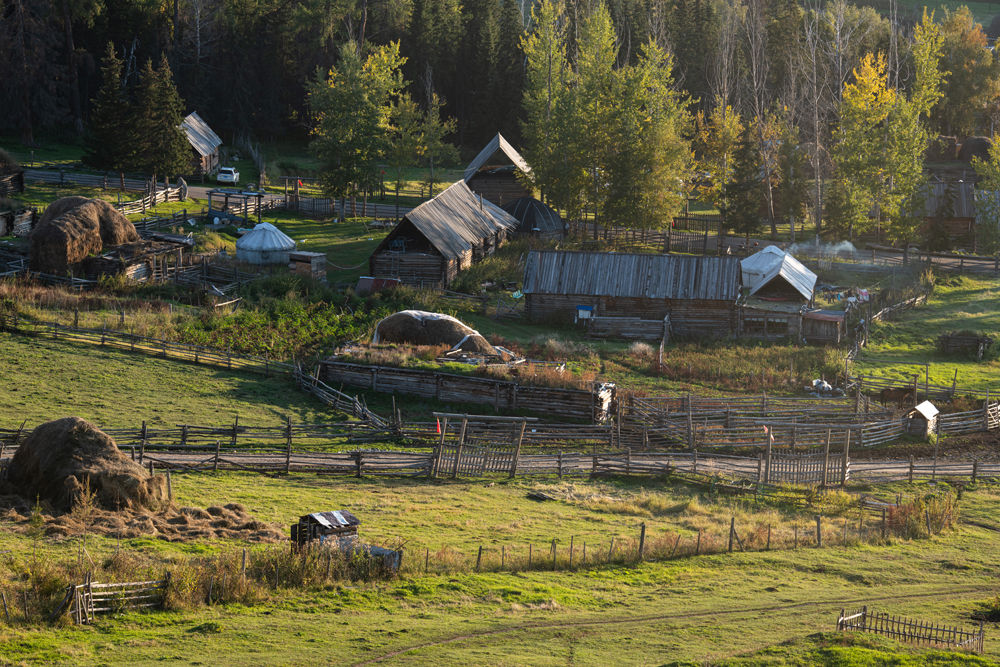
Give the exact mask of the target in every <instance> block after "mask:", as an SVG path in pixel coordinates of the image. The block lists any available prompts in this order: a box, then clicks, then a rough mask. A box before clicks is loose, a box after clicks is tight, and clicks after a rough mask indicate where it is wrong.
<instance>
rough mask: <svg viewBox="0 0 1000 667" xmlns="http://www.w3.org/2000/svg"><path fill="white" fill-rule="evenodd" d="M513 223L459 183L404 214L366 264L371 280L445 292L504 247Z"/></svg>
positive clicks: (511, 218)
mask: <svg viewBox="0 0 1000 667" xmlns="http://www.w3.org/2000/svg"><path fill="white" fill-rule="evenodd" d="M516 226H517V220H516V219H514V218H513V217H512V216H511V215H510V214H508V213H507V212H505V211H503V210H502V209H501V208H500V207H498V206H495V205H493V204H491V203H490V202H487V201H485V200H483V198H482V197H478V196H476V195H475V194H473V193H472V191H471V190H470V189H469V187H468V186H467V185H466V184H465V181H458V182H457V183H455V184H453V185H452V186H450V187H449V188H448V189H447V190H445V191H444V192H442V193H441V194H439V195H438V196H437V197H435V198H434V199H431V200H430V201H426V202H424V203H423V204H421V205H420V206H418V207H417V208H415V209H413V210H412V211H410V212H409V213H407V214H406V215H405V216H404V217H403V219H402V220H401V221H400V223H399V224H398V225H396V227H395V228H394V229H393V230H392V231H391V232H389V235H388V236H386V237H385V238H384V239H383V240H382V242H381V243H380V244H379V245H378V247H377V248H375V251H374V252H373V253H372V255H371V257H370V258H369V260H368V263H369V269H370V272H371V275H372V276H373V277H377V278H397V279H399V280H400V281H401V282H403V283H405V284H407V285H417V286H422V287H447V286H448V285H449V284H450V283H451V281H452V280H454V279H455V276H456V275H458V272H459V271H461V270H462V269H466V268H468V267H470V266H471V265H472V264H473V263H474V262H478V261H479V260H481V259H482V258H484V257H487V256H489V255H492V254H493V252H494V251H495V250H496V249H497V248H498V247H499V246H500V245H502V244H503V243H504V241H505V240H506V238H507V235H508V233H509V232H510V230H512V229H514V228H515V227H516Z"/></svg>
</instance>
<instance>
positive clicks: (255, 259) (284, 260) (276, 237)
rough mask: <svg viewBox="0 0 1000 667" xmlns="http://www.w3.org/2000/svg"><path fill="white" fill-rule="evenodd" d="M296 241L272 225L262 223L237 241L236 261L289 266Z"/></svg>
mask: <svg viewBox="0 0 1000 667" xmlns="http://www.w3.org/2000/svg"><path fill="white" fill-rule="evenodd" d="M292 250H295V241H293V240H292V239H291V238H289V236H288V235H287V234H285V233H284V232H282V231H281V230H280V229H278V228H277V227H275V226H274V225H272V224H271V223H270V222H262V223H260V224H259V225H256V226H255V227H254V228H253V229H252V230H250V231H249V232H247V233H246V234H244V235H243V236H241V237H240V238H239V239H238V240H237V241H236V259H238V260H239V261H241V262H248V263H250V264H288V261H289V259H288V255H289V253H290V252H291V251H292Z"/></svg>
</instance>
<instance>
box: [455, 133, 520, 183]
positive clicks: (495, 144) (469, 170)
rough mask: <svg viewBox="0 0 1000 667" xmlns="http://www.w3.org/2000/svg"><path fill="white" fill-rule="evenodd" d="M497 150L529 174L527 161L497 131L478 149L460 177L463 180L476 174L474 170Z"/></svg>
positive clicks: (477, 169)
mask: <svg viewBox="0 0 1000 667" xmlns="http://www.w3.org/2000/svg"><path fill="white" fill-rule="evenodd" d="M497 151H502V152H503V154H504V155H506V156H507V158H508V159H509V160H510V161H511V162H513V163H514V166H516V167H517V168H518V169H520V170H521V171H523V172H524V173H525V174H527V175H528V176H530V175H531V167H529V166H528V163H527V162H525V161H524V158H523V157H521V154H520V153H518V152H517V149H516V148H514V147H513V146H511V145H510V142H509V141H507V140H506V139H504V138H503V135H502V134H500V133H499V132H497V134H496V136H495V137H493V138H492V139H490V143H488V144H486V147H485V148H483V150H481V151H479V155H477V156H476V157H474V158H473V159H472V162H470V163H469V166H468V167H466V168H465V175H464V176H463V177H462V178H463V179H464V180H465V181H468V180H469V179H470V178H472V177H473V176H475V175H476V172H477V171H479V170H480V169H482V168H483V166H485V165H486V162H487V161H488V160H489V159H490V158H491V157H493V156H494V155H495V154H496V152H497Z"/></svg>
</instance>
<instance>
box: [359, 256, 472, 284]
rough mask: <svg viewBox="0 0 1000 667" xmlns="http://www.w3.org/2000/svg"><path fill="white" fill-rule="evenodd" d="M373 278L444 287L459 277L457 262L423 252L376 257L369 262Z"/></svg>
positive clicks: (372, 257)
mask: <svg viewBox="0 0 1000 667" xmlns="http://www.w3.org/2000/svg"><path fill="white" fill-rule="evenodd" d="M368 268H369V270H370V271H371V275H373V276H378V277H380V278H399V280H400V281H401V282H402V283H403V284H405V285H414V286H417V287H439V288H440V287H445V286H446V285H447V284H448V283H450V282H451V281H452V280H454V279H455V276H456V275H457V274H458V262H457V261H456V260H448V259H445V258H444V257H442V256H441V255H437V254H433V253H424V252H391V251H388V250H385V251H382V252H378V253H375V254H373V255H372V256H371V257H370V258H369V260H368Z"/></svg>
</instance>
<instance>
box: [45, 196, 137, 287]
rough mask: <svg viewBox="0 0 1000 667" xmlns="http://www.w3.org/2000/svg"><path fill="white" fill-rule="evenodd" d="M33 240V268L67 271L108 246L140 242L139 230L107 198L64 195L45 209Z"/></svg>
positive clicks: (57, 272)
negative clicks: (105, 199)
mask: <svg viewBox="0 0 1000 667" xmlns="http://www.w3.org/2000/svg"><path fill="white" fill-rule="evenodd" d="M30 240H31V268H32V269H33V270H35V271H43V272H46V273H55V274H64V273H66V272H67V271H68V270H69V268H70V267H71V266H72V265H74V264H76V263H78V262H81V261H83V260H84V259H86V258H87V257H88V256H90V255H93V254H96V253H99V252H101V251H102V250H103V249H104V247H105V246H117V245H122V244H123V243H133V242H135V241H138V240H139V233H138V232H136V230H135V225H133V224H132V223H131V222H129V220H128V218H126V217H125V216H124V215H122V214H121V213H120V212H119V211H117V210H116V209H115V208H114V207H113V206H112V205H111V204H109V203H108V202H106V201H103V200H100V199H88V198H86V197H63V198H62V199H60V200H58V201H56V202H53V203H52V204H51V205H49V206H48V208H46V209H45V213H43V214H42V218H41V220H39V221H38V225H36V226H35V229H34V230H33V231H32V232H31V236H30Z"/></svg>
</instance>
